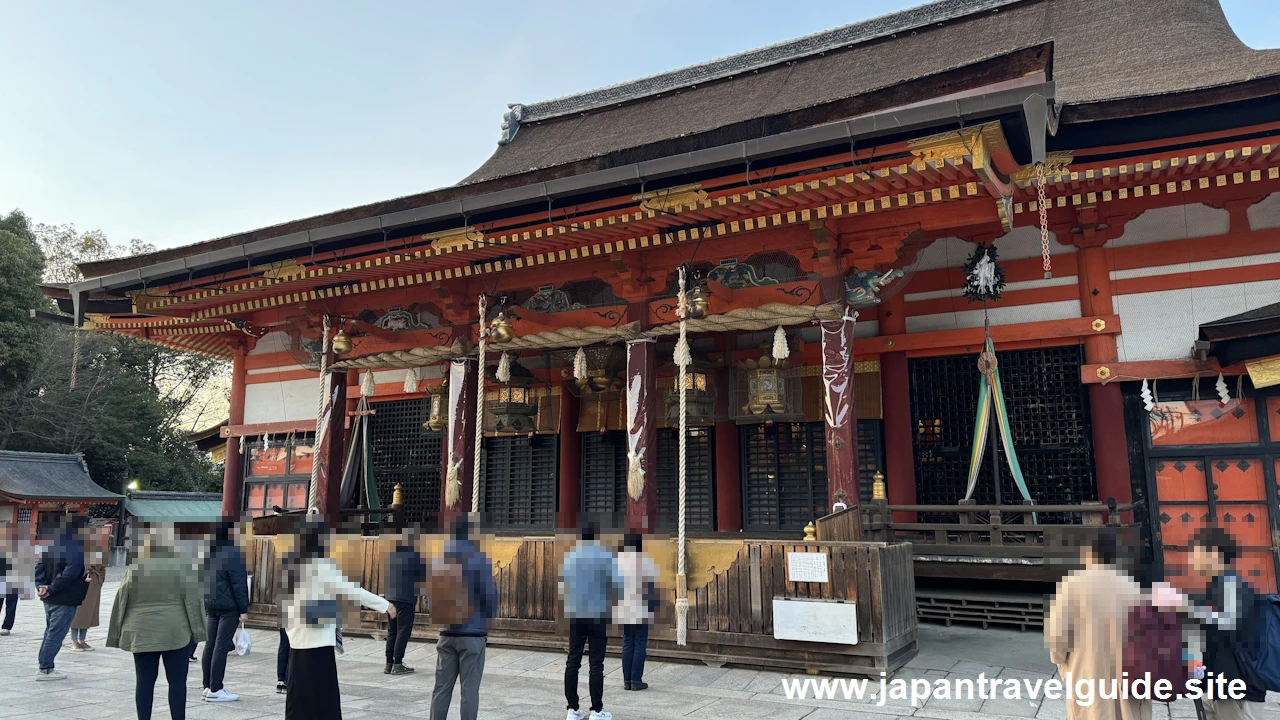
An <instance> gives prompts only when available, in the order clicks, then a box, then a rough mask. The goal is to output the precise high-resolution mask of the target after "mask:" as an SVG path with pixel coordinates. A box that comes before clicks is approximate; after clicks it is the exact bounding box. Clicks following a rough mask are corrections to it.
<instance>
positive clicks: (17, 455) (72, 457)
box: [0, 450, 83, 462]
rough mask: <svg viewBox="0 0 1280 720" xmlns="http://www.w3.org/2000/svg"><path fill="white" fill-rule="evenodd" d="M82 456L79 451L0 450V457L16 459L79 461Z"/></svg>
mask: <svg viewBox="0 0 1280 720" xmlns="http://www.w3.org/2000/svg"><path fill="white" fill-rule="evenodd" d="M82 457H83V455H82V454H81V453H46V452H30V451H26V450H0V458H13V459H16V460H39V461H42V462H54V461H61V462H79V461H80V459H81V458H82Z"/></svg>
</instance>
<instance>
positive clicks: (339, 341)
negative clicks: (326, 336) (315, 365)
mask: <svg viewBox="0 0 1280 720" xmlns="http://www.w3.org/2000/svg"><path fill="white" fill-rule="evenodd" d="M330 347H331V348H332V349H333V354H334V355H346V354H347V353H349V352H351V337H350V336H349V335H347V331H346V330H343V329H339V330H338V332H337V334H336V335H334V336H333V341H332V345H330Z"/></svg>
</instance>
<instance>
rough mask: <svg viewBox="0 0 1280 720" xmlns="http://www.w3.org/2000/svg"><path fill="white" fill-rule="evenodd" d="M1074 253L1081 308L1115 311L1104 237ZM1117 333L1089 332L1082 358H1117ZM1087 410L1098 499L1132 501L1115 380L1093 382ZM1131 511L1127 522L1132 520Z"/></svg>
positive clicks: (1090, 313) (1092, 313)
mask: <svg viewBox="0 0 1280 720" xmlns="http://www.w3.org/2000/svg"><path fill="white" fill-rule="evenodd" d="M1081 244H1084V245H1088V246H1087V247H1081V248H1080V252H1079V253H1078V255H1077V257H1076V267H1077V274H1078V280H1079V285H1080V314H1081V315H1083V316H1084V317H1086V318H1087V317H1098V316H1102V315H1111V314H1112V312H1113V306H1112V301H1111V272H1110V266H1109V264H1108V263H1107V254H1106V250H1104V249H1103V247H1102V245H1103V241H1102V240H1101V239H1100V238H1099V239H1096V240H1093V241H1092V242H1090V241H1082V242H1081ZM1117 357H1118V353H1117V348H1116V338H1115V335H1112V334H1110V333H1108V334H1105V335H1103V334H1098V335H1092V336H1089V337H1086V338H1085V341H1084V361H1085V362H1086V363H1088V364H1090V365H1095V364H1101V363H1113V362H1115V361H1116V360H1117ZM1089 416H1090V419H1091V421H1092V425H1093V462H1094V474H1095V477H1097V479H1098V499H1099V500H1101V501H1102V502H1106V501H1107V499H1108V498H1115V499H1116V502H1118V503H1128V502H1132V501H1133V486H1132V484H1131V482H1130V479H1129V444H1128V441H1127V439H1126V438H1125V427H1124V403H1123V401H1122V400H1121V398H1120V386H1119V385H1118V384H1115V383H1109V384H1107V385H1102V384H1093V385H1090V386H1089ZM1130 519H1131V518H1130V516H1129V514H1128V513H1126V514H1125V518H1124V522H1129V521H1130Z"/></svg>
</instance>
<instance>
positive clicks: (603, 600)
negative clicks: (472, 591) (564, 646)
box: [560, 522, 622, 720]
mask: <svg viewBox="0 0 1280 720" xmlns="http://www.w3.org/2000/svg"><path fill="white" fill-rule="evenodd" d="M621 590H622V576H621V575H620V574H619V573H618V563H617V561H616V560H615V559H614V557H613V553H612V552H610V551H609V550H607V549H606V548H604V547H603V546H601V545H600V543H598V542H597V541H596V528H595V525H594V524H593V523H591V522H587V523H584V524H583V526H582V533H581V539H580V540H579V541H578V543H577V544H576V545H574V547H573V549H572V550H570V551H569V553H568V554H566V555H565V557H564V567H563V568H561V570H560V597H561V598H562V599H563V601H564V616H565V618H567V619H568V621H569V658H568V662H567V663H566V664H565V667H564V699H565V701H566V702H567V703H568V708H569V713H568V716H567V718H566V720H583V717H584V716H585V713H583V712H582V711H581V710H579V709H578V671H579V670H580V669H581V668H582V651H583V649H584V647H586V646H588V645H589V646H590V654H589V657H588V661H589V663H590V675H589V676H588V678H589V683H590V684H589V687H590V690H591V718H590V720H613V714H612V713H607V712H605V711H604V653H605V648H606V646H607V644H608V641H609V637H608V635H607V634H606V633H607V631H608V624H609V617H610V609H611V608H612V607H613V602H612V599H613V598H614V597H617V596H618V594H619V592H620V591H621Z"/></svg>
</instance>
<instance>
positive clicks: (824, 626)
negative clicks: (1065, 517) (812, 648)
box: [773, 598, 858, 645]
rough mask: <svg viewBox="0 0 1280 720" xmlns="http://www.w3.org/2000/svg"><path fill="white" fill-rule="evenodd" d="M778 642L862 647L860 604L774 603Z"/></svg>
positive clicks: (803, 601) (775, 631) (775, 635)
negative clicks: (859, 629) (796, 641)
mask: <svg viewBox="0 0 1280 720" xmlns="http://www.w3.org/2000/svg"><path fill="white" fill-rule="evenodd" d="M773 637H774V638H775V639H777V640H800V641H802V642H822V643H836V644H839V645H857V644H858V604H857V603H853V602H844V601H841V600H788V599H786V598H774V600H773Z"/></svg>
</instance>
